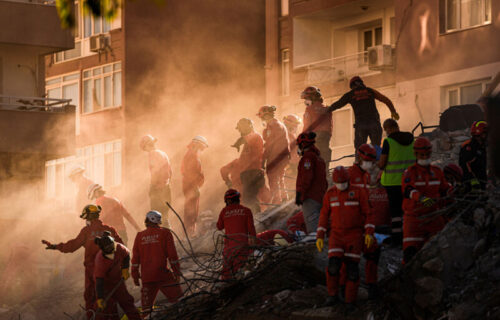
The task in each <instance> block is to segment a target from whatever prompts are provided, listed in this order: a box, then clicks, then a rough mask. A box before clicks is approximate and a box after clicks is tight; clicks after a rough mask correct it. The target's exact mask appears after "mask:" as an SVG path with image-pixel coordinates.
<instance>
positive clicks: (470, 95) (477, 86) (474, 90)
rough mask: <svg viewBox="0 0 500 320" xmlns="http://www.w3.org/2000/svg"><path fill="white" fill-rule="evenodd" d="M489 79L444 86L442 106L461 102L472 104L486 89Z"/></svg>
mask: <svg viewBox="0 0 500 320" xmlns="http://www.w3.org/2000/svg"><path fill="white" fill-rule="evenodd" d="M489 81H490V80H479V81H474V82H468V83H463V84H459V85H453V86H449V87H446V88H445V90H444V94H445V97H444V103H445V105H444V107H445V108H447V107H449V106H456V105H461V104H474V103H476V101H477V99H478V98H479V97H480V96H481V94H482V93H483V92H484V91H485V90H486V87H487V85H488V83H489Z"/></svg>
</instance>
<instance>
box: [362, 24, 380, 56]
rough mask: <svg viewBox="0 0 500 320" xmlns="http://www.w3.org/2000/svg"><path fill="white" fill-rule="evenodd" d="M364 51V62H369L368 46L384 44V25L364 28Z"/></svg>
mask: <svg viewBox="0 0 500 320" xmlns="http://www.w3.org/2000/svg"><path fill="white" fill-rule="evenodd" d="M361 40H362V51H363V52H365V54H364V55H363V57H364V58H363V62H364V63H367V62H368V53H366V51H368V48H370V47H373V46H377V45H380V44H382V27H380V26H377V27H372V28H369V29H364V30H363V31H362V37H361Z"/></svg>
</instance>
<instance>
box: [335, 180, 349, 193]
mask: <svg viewBox="0 0 500 320" xmlns="http://www.w3.org/2000/svg"><path fill="white" fill-rule="evenodd" d="M335 186H336V187H337V189H339V190H340V191H344V190H345V189H347V187H348V186H349V182H343V183H335Z"/></svg>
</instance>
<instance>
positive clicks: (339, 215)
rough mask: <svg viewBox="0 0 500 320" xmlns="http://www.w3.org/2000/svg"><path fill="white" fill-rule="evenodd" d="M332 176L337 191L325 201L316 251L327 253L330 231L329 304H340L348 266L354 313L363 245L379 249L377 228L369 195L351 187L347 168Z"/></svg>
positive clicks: (349, 296) (347, 289) (337, 169)
mask: <svg viewBox="0 0 500 320" xmlns="http://www.w3.org/2000/svg"><path fill="white" fill-rule="evenodd" d="M332 176H333V182H334V187H332V188H330V189H329V190H328V191H327V192H326V194H325V196H324V199H323V206H322V208H321V215H320V219H319V224H318V230H317V235H316V239H317V240H316V247H317V249H318V251H319V252H321V251H323V247H324V238H325V235H326V232H327V230H329V236H328V239H329V240H328V267H327V268H326V283H327V289H328V295H329V297H328V300H327V304H328V305H333V304H336V303H337V302H338V301H339V298H338V295H339V275H340V269H341V267H342V263H344V264H345V269H346V278H347V279H346V287H345V302H346V304H347V307H348V309H352V308H353V303H354V301H355V300H356V297H357V292H358V286H359V266H358V264H359V260H360V258H361V252H362V250H363V245H365V246H366V248H368V249H369V248H371V247H372V246H373V245H375V243H376V240H375V238H374V236H373V234H374V229H375V226H374V225H373V223H372V214H371V207H370V204H369V202H368V195H367V193H366V191H365V190H364V189H362V188H359V187H355V186H352V185H350V184H349V172H348V171H347V169H346V168H344V167H343V166H338V167H335V169H334V170H333V174H332Z"/></svg>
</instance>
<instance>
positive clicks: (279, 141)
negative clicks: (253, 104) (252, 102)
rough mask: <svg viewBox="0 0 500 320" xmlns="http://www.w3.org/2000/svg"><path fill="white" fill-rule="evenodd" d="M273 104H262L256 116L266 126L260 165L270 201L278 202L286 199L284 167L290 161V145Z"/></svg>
mask: <svg viewBox="0 0 500 320" xmlns="http://www.w3.org/2000/svg"><path fill="white" fill-rule="evenodd" d="M275 111H276V107H275V106H263V107H261V108H260V109H259V113H258V114H257V116H258V117H259V118H260V119H261V120H262V121H264V123H265V125H266V127H265V129H264V132H263V133H262V137H263V138H264V158H263V159H262V160H263V162H262V167H263V168H264V167H265V168H266V174H267V179H268V181H269V189H270V190H271V203H273V204H280V203H282V202H285V201H287V200H288V193H287V192H286V188H285V169H286V167H287V166H288V163H289V162H290V145H289V142H288V132H287V131H286V127H285V125H284V124H283V123H282V122H281V121H279V120H278V119H276V118H275V117H274V113H275Z"/></svg>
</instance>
